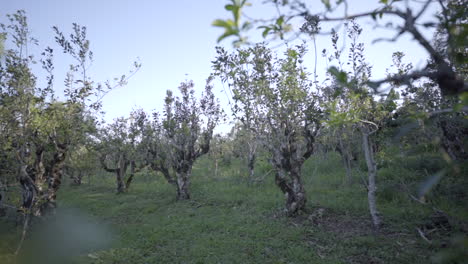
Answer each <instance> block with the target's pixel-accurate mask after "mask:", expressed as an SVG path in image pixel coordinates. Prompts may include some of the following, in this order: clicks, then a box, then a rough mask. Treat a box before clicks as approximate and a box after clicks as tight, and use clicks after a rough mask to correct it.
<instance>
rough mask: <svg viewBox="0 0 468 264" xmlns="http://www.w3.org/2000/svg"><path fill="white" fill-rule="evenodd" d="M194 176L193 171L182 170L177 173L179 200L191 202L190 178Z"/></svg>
mask: <svg viewBox="0 0 468 264" xmlns="http://www.w3.org/2000/svg"><path fill="white" fill-rule="evenodd" d="M191 174H192V169H191V168H189V169H186V170H180V171H177V172H176V180H177V200H189V199H190V192H189V185H190V176H191Z"/></svg>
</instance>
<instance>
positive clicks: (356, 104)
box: [324, 20, 398, 228]
mask: <svg viewBox="0 0 468 264" xmlns="http://www.w3.org/2000/svg"><path fill="white" fill-rule="evenodd" d="M347 33H348V37H349V39H350V42H351V43H350V49H349V54H348V62H347V63H346V65H351V66H350V69H346V68H344V67H343V65H344V63H342V62H341V52H340V51H339V50H338V49H337V41H338V35H336V34H333V37H332V43H333V47H334V51H333V55H332V56H331V57H330V58H329V60H330V61H334V60H336V61H337V64H338V65H339V66H338V67H339V68H336V67H331V68H330V73H331V74H330V75H331V76H332V77H334V78H333V79H334V80H333V81H334V82H333V86H334V87H333V88H334V90H335V93H334V94H333V95H332V96H330V98H329V101H328V102H326V104H327V105H328V109H327V110H328V111H327V113H328V114H329V116H328V120H327V124H328V125H329V126H330V127H332V128H335V129H337V130H342V129H344V128H348V129H355V130H357V131H358V132H359V133H360V135H361V138H362V150H363V153H364V157H365V161H366V165H367V172H368V182H367V186H366V187H367V191H368V192H367V196H368V204H369V212H370V214H371V217H372V222H373V224H374V227H376V228H379V227H380V226H381V224H382V220H381V217H380V214H379V212H378V210H377V201H376V191H377V184H376V178H377V162H376V158H375V153H376V152H377V149H378V148H377V146H376V144H375V142H376V140H375V137H374V135H375V134H376V133H377V132H378V131H379V130H381V129H382V127H383V126H385V121H386V120H387V118H389V117H391V116H392V112H393V111H394V110H395V109H396V106H397V105H396V103H395V102H394V100H396V99H398V96H397V94H396V93H395V92H394V91H393V90H391V91H390V93H389V94H388V95H387V96H385V97H383V98H382V99H381V100H380V101H377V100H376V99H375V98H374V97H373V94H372V93H371V88H370V87H369V86H368V80H369V78H371V74H372V66H370V64H369V63H368V62H367V61H366V59H365V56H364V51H365V49H364V44H363V43H360V42H359V41H358V40H359V36H360V35H361V33H362V28H361V27H360V26H359V25H358V24H357V23H356V22H355V21H353V20H352V21H351V22H350V26H349V28H348V31H347ZM324 53H326V51H325V52H324Z"/></svg>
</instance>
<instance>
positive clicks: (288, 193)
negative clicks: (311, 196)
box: [275, 167, 307, 216]
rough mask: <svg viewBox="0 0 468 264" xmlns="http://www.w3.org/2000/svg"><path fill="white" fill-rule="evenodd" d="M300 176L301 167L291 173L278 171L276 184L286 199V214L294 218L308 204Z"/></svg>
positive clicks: (282, 170)
mask: <svg viewBox="0 0 468 264" xmlns="http://www.w3.org/2000/svg"><path fill="white" fill-rule="evenodd" d="M300 175H301V171H300V167H299V168H294V169H293V170H291V171H286V170H284V169H281V168H277V169H276V177H275V182H276V185H278V187H279V188H280V189H281V191H282V192H283V194H284V196H285V198H286V214H287V215H288V216H294V215H296V214H297V213H298V212H299V211H301V210H304V208H305V204H306V202H307V199H306V195H305V190H304V186H303V184H302V181H301V176H300ZM288 178H289V179H288Z"/></svg>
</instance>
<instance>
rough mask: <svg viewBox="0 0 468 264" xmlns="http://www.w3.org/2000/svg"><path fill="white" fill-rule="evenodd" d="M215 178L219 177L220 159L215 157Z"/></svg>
mask: <svg viewBox="0 0 468 264" xmlns="http://www.w3.org/2000/svg"><path fill="white" fill-rule="evenodd" d="M214 174H215V178H218V159H217V158H215V173H214Z"/></svg>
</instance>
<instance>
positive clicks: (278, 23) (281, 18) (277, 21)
mask: <svg viewBox="0 0 468 264" xmlns="http://www.w3.org/2000/svg"><path fill="white" fill-rule="evenodd" d="M283 22H284V16H280V17H279V18H278V19H276V25H278V26H280V27H281V25H282V24H283Z"/></svg>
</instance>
